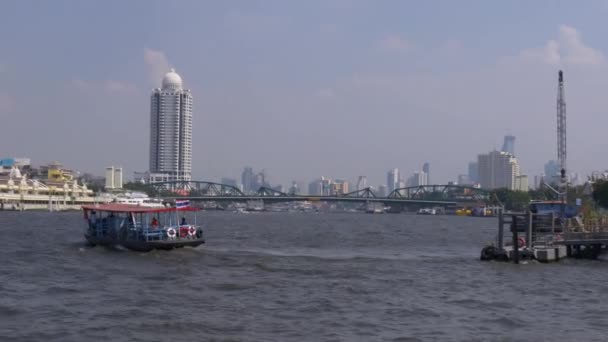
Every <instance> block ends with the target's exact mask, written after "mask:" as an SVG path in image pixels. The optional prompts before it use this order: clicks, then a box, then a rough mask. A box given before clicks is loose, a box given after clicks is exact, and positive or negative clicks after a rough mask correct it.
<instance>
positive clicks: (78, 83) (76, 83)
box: [70, 78, 89, 90]
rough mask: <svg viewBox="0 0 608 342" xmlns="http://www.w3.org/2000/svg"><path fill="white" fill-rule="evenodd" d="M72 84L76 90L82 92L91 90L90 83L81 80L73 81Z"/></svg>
mask: <svg viewBox="0 0 608 342" xmlns="http://www.w3.org/2000/svg"><path fill="white" fill-rule="evenodd" d="M70 84H71V85H72V86H73V87H74V88H76V89H80V90H85V89H88V88H89V82H87V81H84V80H81V79H79V78H75V79H72V81H70Z"/></svg>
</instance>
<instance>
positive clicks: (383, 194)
mask: <svg viewBox="0 0 608 342" xmlns="http://www.w3.org/2000/svg"><path fill="white" fill-rule="evenodd" d="M376 196H378V197H386V196H388V192H387V187H386V185H378V190H377V191H376Z"/></svg>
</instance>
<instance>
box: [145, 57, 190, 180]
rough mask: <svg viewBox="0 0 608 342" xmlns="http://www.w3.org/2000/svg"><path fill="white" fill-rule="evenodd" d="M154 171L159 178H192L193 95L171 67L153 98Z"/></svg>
mask: <svg viewBox="0 0 608 342" xmlns="http://www.w3.org/2000/svg"><path fill="white" fill-rule="evenodd" d="M150 100H151V101H150V102H151V103H150V174H151V176H152V175H153V176H154V178H155V179H156V180H158V179H163V180H164V179H166V180H168V181H176V180H185V181H189V180H191V179H192V94H191V92H190V90H188V89H183V87H182V78H181V77H180V76H179V75H178V74H177V73H176V72H175V70H174V69H171V71H170V72H168V73H167V74H166V75H165V77H164V78H163V80H162V84H161V88H156V89H154V90H153V91H152V95H151V97H150Z"/></svg>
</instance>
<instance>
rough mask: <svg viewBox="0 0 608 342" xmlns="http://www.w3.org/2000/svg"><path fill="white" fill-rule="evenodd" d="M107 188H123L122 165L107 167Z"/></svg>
mask: <svg viewBox="0 0 608 342" xmlns="http://www.w3.org/2000/svg"><path fill="white" fill-rule="evenodd" d="M105 188H106V189H107V190H112V189H122V167H114V166H109V167H106V185H105Z"/></svg>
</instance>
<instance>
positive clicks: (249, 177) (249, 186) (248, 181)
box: [241, 166, 257, 193]
mask: <svg viewBox="0 0 608 342" xmlns="http://www.w3.org/2000/svg"><path fill="white" fill-rule="evenodd" d="M254 178H255V174H254V173H253V169H252V168H251V167H249V166H246V167H245V168H244V169H243V172H242V173H241V184H243V192H245V193H250V192H252V191H255V190H257V189H254V187H255V186H254V182H255V179H254Z"/></svg>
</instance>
